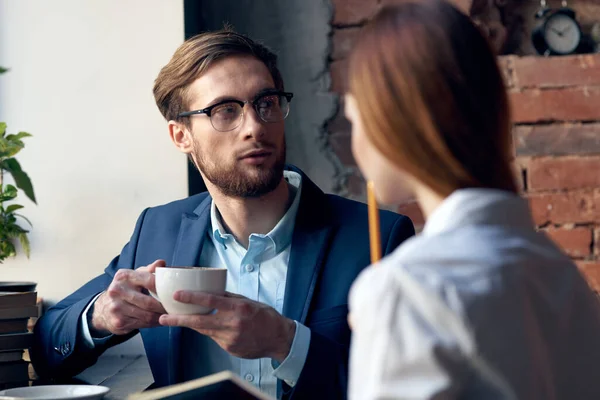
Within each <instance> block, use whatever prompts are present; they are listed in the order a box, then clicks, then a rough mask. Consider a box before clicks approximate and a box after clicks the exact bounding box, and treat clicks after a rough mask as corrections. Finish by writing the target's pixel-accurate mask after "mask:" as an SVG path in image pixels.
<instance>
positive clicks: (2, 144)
mask: <svg viewBox="0 0 600 400" xmlns="http://www.w3.org/2000/svg"><path fill="white" fill-rule="evenodd" d="M24 146H25V145H24V144H23V142H21V141H20V140H13V141H10V142H9V141H8V140H6V138H0V154H1V155H2V157H13V156H14V155H15V154H17V153H18V152H19V151H21V149H23V147H24Z"/></svg>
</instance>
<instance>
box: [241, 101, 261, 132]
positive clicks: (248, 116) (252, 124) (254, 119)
mask: <svg viewBox="0 0 600 400" xmlns="http://www.w3.org/2000/svg"><path fill="white" fill-rule="evenodd" d="M242 133H243V134H244V136H245V137H250V136H254V137H262V136H263V135H264V134H265V122H264V121H263V120H262V119H260V117H259V116H258V112H257V111H256V109H255V108H254V107H252V106H251V105H249V104H248V105H246V108H245V110H244V121H243V123H242Z"/></svg>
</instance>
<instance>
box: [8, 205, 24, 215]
mask: <svg viewBox="0 0 600 400" xmlns="http://www.w3.org/2000/svg"><path fill="white" fill-rule="evenodd" d="M21 208H25V207H23V206H22V205H20V204H11V205H10V206H8V207H6V213H11V212H15V211H17V210H20V209H21Z"/></svg>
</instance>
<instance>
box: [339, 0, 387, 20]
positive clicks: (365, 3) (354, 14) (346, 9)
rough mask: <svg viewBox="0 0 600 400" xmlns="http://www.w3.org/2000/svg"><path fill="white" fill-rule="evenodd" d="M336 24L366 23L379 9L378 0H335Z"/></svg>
mask: <svg viewBox="0 0 600 400" xmlns="http://www.w3.org/2000/svg"><path fill="white" fill-rule="evenodd" d="M332 3H333V21H332V24H333V25H334V26H348V25H357V24H361V23H364V22H365V21H366V20H368V19H370V18H371V17H372V16H373V15H374V14H375V12H376V10H377V0H333V2H332Z"/></svg>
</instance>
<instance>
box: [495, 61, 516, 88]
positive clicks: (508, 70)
mask: <svg viewBox="0 0 600 400" xmlns="http://www.w3.org/2000/svg"><path fill="white" fill-rule="evenodd" d="M515 58H516V57H515V56H500V57H498V58H497V61H498V68H500V72H502V77H503V78H504V84H505V85H506V87H507V88H512V87H514V81H515V79H514V77H513V67H512V65H513V62H514V61H513V60H514V59H515Z"/></svg>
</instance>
